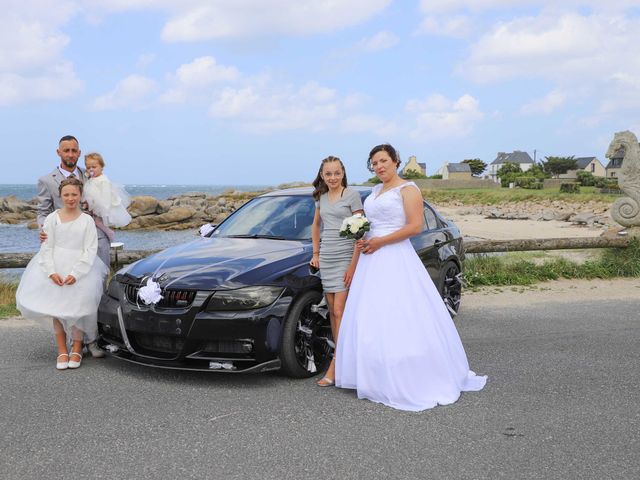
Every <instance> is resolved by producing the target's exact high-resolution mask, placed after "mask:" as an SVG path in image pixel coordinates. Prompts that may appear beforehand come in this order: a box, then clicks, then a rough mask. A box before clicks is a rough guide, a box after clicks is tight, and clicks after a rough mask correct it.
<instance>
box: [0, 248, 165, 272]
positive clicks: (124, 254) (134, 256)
mask: <svg viewBox="0 0 640 480" xmlns="http://www.w3.org/2000/svg"><path fill="white" fill-rule="evenodd" d="M159 251H160V250H120V251H118V252H117V254H116V253H115V251H114V250H111V266H112V267H114V268H117V267H119V266H121V265H127V264H129V263H133V262H135V261H136V260H140V259H141V258H144V257H147V256H149V255H151V254H152V253H156V252H159ZM34 255H35V253H34V252H31V253H0V268H24V267H26V266H27V264H28V263H29V260H31V259H32V258H33V256H34Z"/></svg>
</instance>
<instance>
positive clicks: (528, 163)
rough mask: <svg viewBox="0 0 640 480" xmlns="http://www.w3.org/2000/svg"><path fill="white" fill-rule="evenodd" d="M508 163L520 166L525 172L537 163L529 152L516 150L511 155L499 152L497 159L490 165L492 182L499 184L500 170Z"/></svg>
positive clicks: (489, 174) (489, 172)
mask: <svg viewBox="0 0 640 480" xmlns="http://www.w3.org/2000/svg"><path fill="white" fill-rule="evenodd" d="M507 162H508V163H515V164H516V165H520V169H521V170H522V171H523V172H526V171H527V170H529V169H530V168H531V167H532V166H533V164H534V163H535V162H534V161H533V158H531V155H529V154H528V153H527V152H521V151H520V150H516V151H514V152H511V153H505V152H498V155H497V156H496V159H495V160H494V161H493V162H491V164H490V165H489V169H488V170H489V171H488V173H487V175H488V176H489V178H491V180H493V181H494V182H497V181H498V170H500V168H501V167H502V166H503V165H504V164H505V163H507Z"/></svg>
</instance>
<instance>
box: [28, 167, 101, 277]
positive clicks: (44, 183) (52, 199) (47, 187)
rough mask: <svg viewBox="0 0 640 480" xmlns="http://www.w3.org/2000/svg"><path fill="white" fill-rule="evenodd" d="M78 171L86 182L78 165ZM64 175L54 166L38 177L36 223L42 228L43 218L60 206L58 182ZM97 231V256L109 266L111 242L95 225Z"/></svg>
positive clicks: (83, 181) (85, 177)
mask: <svg viewBox="0 0 640 480" xmlns="http://www.w3.org/2000/svg"><path fill="white" fill-rule="evenodd" d="M77 168H78V171H79V172H80V178H79V180H80V181H81V182H82V183H86V181H87V176H86V175H85V173H84V170H82V169H81V168H80V167H77ZM65 178H66V177H65V176H64V175H63V174H62V172H60V170H58V168H57V167H56V168H54V169H53V170H52V171H51V173H49V174H47V175H44V176H42V177H40V178H39V179H38V197H37V198H38V225H39V226H40V228H42V225H44V220H45V218H47V215H49V214H50V213H51V212H53V211H54V210H57V209H59V208H62V207H63V206H64V205H63V204H62V199H61V198H60V192H59V187H60V183H61V182H62V181H63V180H64V179H65ZM96 230H97V233H98V257H99V258H100V260H102V261H103V262H104V264H105V265H107V266H109V262H110V251H111V250H110V249H111V243H110V242H109V238H108V237H107V235H106V234H105V233H104V232H103V231H102V230H101V229H99V228H98V227H96Z"/></svg>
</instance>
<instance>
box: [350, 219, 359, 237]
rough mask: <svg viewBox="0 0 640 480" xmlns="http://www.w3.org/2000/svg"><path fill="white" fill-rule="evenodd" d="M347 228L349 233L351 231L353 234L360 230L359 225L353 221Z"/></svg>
mask: <svg viewBox="0 0 640 480" xmlns="http://www.w3.org/2000/svg"><path fill="white" fill-rule="evenodd" d="M349 230H350V231H351V233H353V234H354V235H355V234H356V233H358V230H360V227H359V226H358V225H357V224H356V223H355V222H353V223H352V224H351V225H350V226H349Z"/></svg>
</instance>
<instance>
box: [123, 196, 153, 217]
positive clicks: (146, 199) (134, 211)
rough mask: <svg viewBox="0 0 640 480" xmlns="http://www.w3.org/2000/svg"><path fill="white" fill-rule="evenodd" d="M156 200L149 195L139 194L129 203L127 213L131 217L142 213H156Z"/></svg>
mask: <svg viewBox="0 0 640 480" xmlns="http://www.w3.org/2000/svg"><path fill="white" fill-rule="evenodd" d="M158 203H159V202H158V200H157V199H155V198H154V197H151V196H149V195H141V196H139V197H133V198H132V200H131V205H129V208H128V210H129V214H130V215H131V217H133V218H136V217H140V216H143V215H151V214H152V213H156V209H157V208H158Z"/></svg>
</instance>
